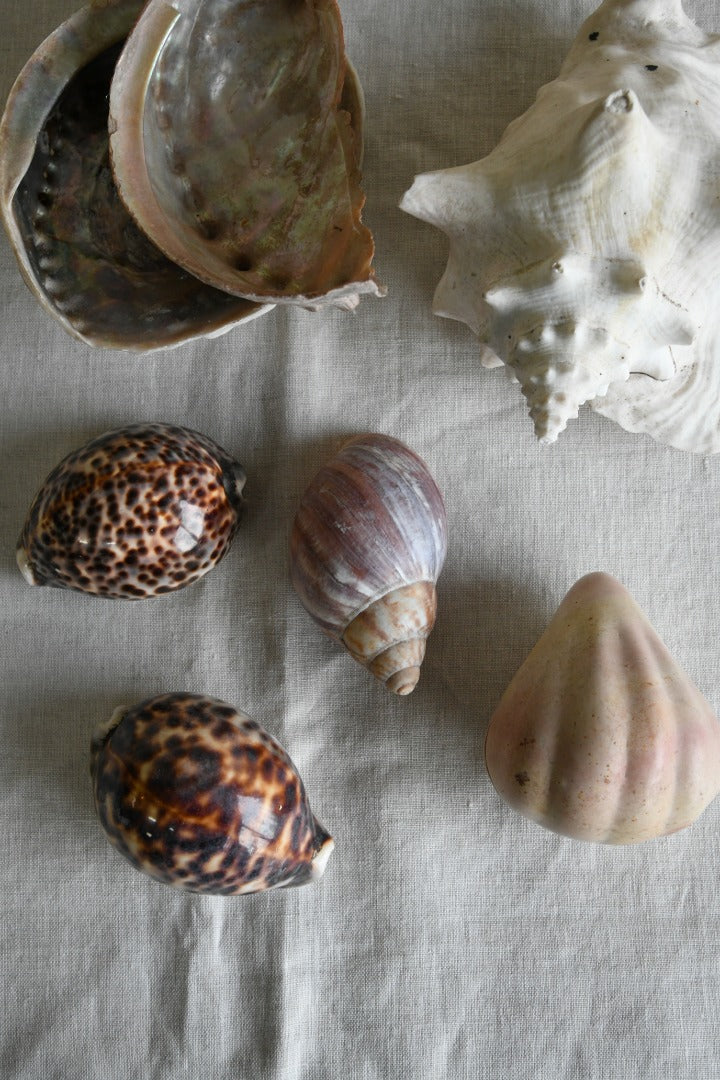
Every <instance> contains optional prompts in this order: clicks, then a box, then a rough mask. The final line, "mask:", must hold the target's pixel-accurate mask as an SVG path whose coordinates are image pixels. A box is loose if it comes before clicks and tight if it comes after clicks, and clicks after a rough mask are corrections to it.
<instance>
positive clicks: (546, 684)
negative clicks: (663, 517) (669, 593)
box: [485, 573, 720, 844]
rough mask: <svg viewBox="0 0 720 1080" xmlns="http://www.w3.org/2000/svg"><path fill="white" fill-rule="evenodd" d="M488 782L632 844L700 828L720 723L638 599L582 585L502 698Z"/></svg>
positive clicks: (562, 822)
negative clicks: (697, 824)
mask: <svg viewBox="0 0 720 1080" xmlns="http://www.w3.org/2000/svg"><path fill="white" fill-rule="evenodd" d="M485 758H486V763H487V768H488V773H489V775H490V779H491V780H492V783H493V785H494V786H495V788H496V789H497V791H498V792H499V794H500V795H501V796H502V797H503V798H504V799H505V800H506V801H507V802H508V803H509V804H510V806H512V807H514V808H515V809H516V810H518V811H519V812H520V813H521V814H523V815H525V816H526V817H529V818H530V819H531V820H533V821H535V822H537V823H538V824H540V825H544V826H545V827H546V828H548V829H551V830H553V831H555V832H559V833H562V834H564V835H566V836H570V837H573V838H575V839H578V840H589V841H595V842H599V843H608V844H632V843H636V842H639V841H642V840H648V839H652V838H654V837H659V836H665V835H668V834H670V833H674V832H677V831H678V830H679V829H683V828H685V827H687V826H688V825H690V824H692V822H693V821H695V819H696V818H697V817H698V816H699V814H701V813H702V811H703V810H704V809H705V808H706V806H707V805H708V804H709V803H710V802H711V801H712V800H713V799H714V798H715V796H716V795H717V793H718V791H720V723H718V720H717V719H716V717H715V715H714V714H713V712H712V709H711V707H710V705H709V704H708V702H707V701H706V700H705V698H704V697H703V696H702V695H701V694H700V692H699V691H698V690H697V689H696V688H695V687H694V686H693V685H692V683H691V682H690V680H689V679H688V677H687V675H686V674H685V673H684V672H683V671H682V670H681V669H680V668H679V667H678V665H677V664H676V662H675V661H674V660H673V659H672V657H671V656H670V654H669V652H668V650H667V649H666V647H665V646H664V645H663V643H662V642H661V640H660V639H659V637H658V635H657V633H656V632H655V630H654V629H653V628H652V626H651V625H650V623H649V622H648V620H647V618H646V617H645V615H644V614H643V612H642V611H641V610H640V609H639V607H638V606H637V604H636V603H635V601H634V600H633V599H632V597H631V596H630V594H629V593H628V592H627V590H626V589H625V588H624V587H623V586H622V585H621V584H620V582H618V581H616V580H615V579H614V578H612V577H610V576H609V575H608V574H603V573H595V574H589V575H588V576H586V577H584V578H581V579H580V581H578V582H577V583H576V584H575V585H574V586H573V588H572V589H571V590H570V592H569V593H568V594H567V596H566V597H565V599H564V600H563V602H562V604H561V605H560V607H559V609H558V611H557V612H556V614H555V616H554V618H553V619H552V621H551V623H550V625H549V626H548V628H547V629H546V631H545V633H544V634H543V635H542V637H541V638H540V640H539V641H538V642H537V644H536V645H535V648H534V649H533V650H532V652H531V653H530V655H529V656H528V658H527V659H526V660H525V662H524V664H523V665H522V666H521V668H520V669H519V671H518V672H517V674H516V675H515V677H514V678H513V680H512V681H511V683H510V685H509V686H508V688H507V690H506V692H505V694H504V695H503V697H502V700H501V701H500V704H499V705H498V707H497V709H496V711H495V713H494V715H493V717H492V719H491V721H490V726H489V729H488V733H487V739H486V745H485Z"/></svg>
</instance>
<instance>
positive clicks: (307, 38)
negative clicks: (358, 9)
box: [110, 0, 381, 307]
mask: <svg viewBox="0 0 720 1080" xmlns="http://www.w3.org/2000/svg"><path fill="white" fill-rule="evenodd" d="M211 73H212V74H211ZM346 76H347V62H346V58H345V53H344V41H343V30H342V23H341V20H340V14H339V10H338V7H337V4H336V3H335V0H308V2H305V3H302V4H298V3H295V2H294V0H265V2H264V3H262V4H248V3H245V2H244V0H178V2H177V3H176V4H175V5H174V6H172V7H171V6H169V5H168V4H166V3H164V2H163V0H150V2H149V3H148V4H147V6H146V8H145V10H144V12H143V14H142V16H141V18H140V20H139V22H138V24H137V27H136V28H135V30H134V32H133V34H132V35H131V37H130V39H129V41H128V44H127V46H126V48H125V49H124V51H123V54H122V56H121V58H120V60H119V62H118V65H117V69H116V72H115V76H114V78H113V83H112V89H111V98H110V114H111V121H110V128H111V132H112V135H111V152H112V158H113V167H114V170H115V176H116V180H117V183H118V187H119V189H120V192H121V194H122V197H123V200H124V201H125V203H126V204H127V206H128V207H129V208H130V210H131V212H132V214H133V216H134V217H135V219H136V220H137V221H138V223H139V224H140V226H141V228H142V230H143V231H144V232H145V233H147V235H148V236H151V237H152V238H153V239H154V240H155V242H156V243H157V244H158V245H159V246H160V247H161V248H162V249H163V251H165V252H166V254H167V255H168V256H169V257H170V258H171V259H172V260H173V262H176V263H178V264H179V265H181V266H184V267H185V268H186V269H188V270H190V271H191V272H192V273H193V274H194V275H196V276H197V277H198V278H201V279H202V280H204V281H207V282H208V283H209V284H211V285H214V286H216V287H218V288H220V289H223V290H225V291H227V292H231V293H234V294H236V295H240V296H245V297H249V298H251V299H253V300H256V301H258V302H265V301H271V302H277V303H283V302H291V303H300V304H306V305H309V306H316V305H318V304H320V303H328V302H329V303H338V304H340V305H342V306H347V307H352V306H354V305H355V304H356V303H357V301H358V298H359V296H360V294H362V293H370V294H375V295H378V294H379V293H380V291H381V290H380V289H379V287H378V285H377V283H376V282H375V280H374V277H373V271H372V269H371V260H372V256H373V241H372V236H371V234H370V232H369V230H368V229H367V228H366V227H365V226H364V225H363V224H362V223H361V221H360V212H361V209H362V206H363V203H364V195H363V194H362V192H361V190H360V172H359V162H360V155H361V138H362V136H361V132H359V131H358V130H357V127H358V125H357V123H355V122H354V121H355V120H356V118H354V117H353V116H352V115H351V113H350V112H348V111H347V108H346V106H348V105H350V107H351V108H353V107H358V106H359V105H360V100H361V98H360V95H359V94H358V93H344V87H345V85H346Z"/></svg>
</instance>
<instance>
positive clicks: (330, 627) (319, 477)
mask: <svg viewBox="0 0 720 1080" xmlns="http://www.w3.org/2000/svg"><path fill="white" fill-rule="evenodd" d="M446 548H447V524H446V517H445V506H444V503H443V498H442V495H441V493H440V490H439V489H438V486H437V484H436V483H435V481H434V479H433V478H432V476H431V475H430V472H429V470H428V467H427V465H426V464H425V463H424V462H423V461H422V460H421V459H420V458H419V457H418V455H417V454H416V453H415V452H414V451H413V450H411V449H410V448H409V447H407V446H405V445H404V443H402V442H400V441H399V440H398V439H394V438H392V437H390V436H388V435H377V434H368V435H360V436H358V437H356V438H354V439H351V440H350V441H349V442H348V443H346V444H345V446H343V447H342V449H341V450H340V452H339V453H338V454H337V455H336V456H335V457H334V458H333V459H332V460H331V461H330V462H328V464H327V465H325V466H324V467H323V468H322V469H320V471H319V472H318V473H317V474H316V476H315V477H314V479H313V480H312V482H311V483H310V485H309V487H308V488H307V490H306V491H305V493H304V495H303V497H302V499H301V502H300V507H299V509H298V512H297V514H296V517H295V521H294V524H293V529H292V534H291V538H290V564H291V577H292V582H293V585H294V586H295V589H296V590H297V593H298V595H299V597H300V599H301V601H302V603H303V605H304V607H305V608H306V610H307V611H308V612H309V613H310V615H311V616H312V617H313V619H315V621H316V622H317V623H318V624H319V625H320V626H321V627H322V628H323V630H325V632H326V633H328V634H329V635H330V636H331V637H333V638H335V639H336V640H337V641H339V642H341V643H342V644H343V645H344V646H345V647H346V648H347V650H348V651H349V652H350V654H351V656H353V658H354V659H355V660H357V661H358V662H359V663H360V664H362V665H363V666H364V667H367V668H368V670H369V671H370V672H371V673H372V674H373V675H375V676H376V677H377V678H378V679H380V680H381V681H382V682H383V683H384V684H385V685H386V687H387V688H388V690H391V691H393V693H396V694H401V695H404V694H409V693H410V692H411V691H412V690H413V689H414V687H415V685H416V684H417V681H418V678H419V675H420V665H421V663H422V660H423V657H424V655H425V644H426V640H427V637H428V635H429V634H430V631H431V630H432V628H433V625H434V623H435V612H436V605H437V599H436V591H435V582H436V581H437V579H438V576H439V574H440V571H441V569H442V566H443V563H444V561H445V552H446Z"/></svg>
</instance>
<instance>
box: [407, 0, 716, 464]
mask: <svg viewBox="0 0 720 1080" xmlns="http://www.w3.org/2000/svg"><path fill="white" fill-rule="evenodd" d="M719 60H720V36H718V35H706V34H704V33H703V32H702V31H701V30H700V29H699V28H698V27H697V26H695V24H694V23H693V22H692V21H691V20H690V19H689V18H688V17H687V16H686V15H685V13H684V12H683V10H682V6H681V3H680V0H605V3H603V4H602V5H601V6H600V8H598V10H597V11H596V12H595V13H594V14H593V15H592V16H590V18H589V19H588V20H587V21H586V22H585V23H584V25H583V26H582V28H581V29H580V31H579V34H578V36H577V38H576V41H575V43H574V45H573V47H572V49H571V51H570V53H569V55H568V57H567V59H566V61H565V63H564V64H563V66H562V68H561V71H560V73H559V75H558V77H557V79H555V80H554V81H553V82H551V83H549V84H547V85H546V86H544V87H543V88H542V89H541V90H540V92H539V93H538V96H537V100H536V101H535V103H534V104H533V105H532V106H531V107H530V108H529V109H528V111H527V112H526V113H525V114H524V115H523V116H521V117H520V118H518V119H517V120H515V121H514V122H513V123H512V124H510V126H509V127H508V129H507V131H506V132H505V134H504V135H503V137H502V139H501V140H500V143H499V144H498V146H497V147H496V148H495V149H494V150H493V151H492V153H491V154H489V155H488V156H487V157H485V158H483V159H482V160H480V161H477V162H474V163H472V164H469V165H463V166H460V167H457V168H452V169H445V170H442V171H439V172H433V173H426V174H424V175H421V176H418V177H417V178H416V179H415V182H414V184H413V185H412V187H411V188H410V190H409V191H408V192H407V193H406V194H405V196H404V198H403V201H402V204H401V205H402V208H403V209H404V210H406V211H408V213H410V214H413V215H415V216H416V217H418V218H421V219H422V220H424V221H428V222H430V223H432V224H433V225H436V226H437V227H438V228H440V229H441V230H443V232H445V233H446V234H447V236H448V238H449V241H450V255H449V260H448V264H447V268H446V270H445V274H444V276H443V278H442V280H441V282H440V284H439V285H438V288H437V291H436V293H435V300H434V310H435V311H436V313H437V314H439V315H444V316H446V317H448V318H453V319H458V320H460V321H461V322H465V323H466V324H467V325H468V326H469V327H470V328H471V329H472V330H473V331H474V332H475V333H476V334H477V335H478V336H479V337H481V338H482V339H483V340H484V341H486V342H487V343H488V345H489V347H490V350H492V354H491V353H490V352H489V351H488V352H487V353H486V356H487V359H486V360H485V361H484V363H486V366H492V367H494V366H498V365H500V364H505V365H507V367H508V368H509V369H510V370H511V372H512V373H513V375H514V376H515V377H516V378H517V380H518V381H519V383H520V387H521V389H522V392H523V394H524V395H525V398H526V400H527V403H528V406H529V410H530V415H531V417H532V419H533V422H534V425H535V432H536V435H537V437H538V438H539V439H540V440H541V441H542V442H553V441H554V440H555V439H556V438H557V436H558V434H559V433H560V432H561V431H562V430H563V429H564V428H565V426H566V424H567V422H568V420H570V419H571V418H574V417H576V416H577V415H578V410H579V408H580V407H581V405H582V404H583V403H585V402H589V403H590V405H591V406H592V408H593V409H595V410H596V411H597V412H600V413H602V414H603V415H605V416H609V417H611V418H613V419H615V420H616V421H617V422H618V423H620V424H621V425H622V426H623V427H625V428H627V429H628V430H630V431H641V432H645V433H647V434H649V435H652V436H653V437H655V438H656V439H658V440H660V441H661V442H664V443H668V444H670V445H671V446H675V447H678V448H680V449H685V450H690V451H696V452H699V453H704V454H709V453H715V452H717V451H718V450H720V355H718V352H719V350H720V333H718V311H720V265H719V264H718V251H720V247H719V245H718V239H719V238H720V212H719V210H718V204H717V182H718V175H720V110H719V109H718V103H719V102H720V64H719V63H718V61H719Z"/></svg>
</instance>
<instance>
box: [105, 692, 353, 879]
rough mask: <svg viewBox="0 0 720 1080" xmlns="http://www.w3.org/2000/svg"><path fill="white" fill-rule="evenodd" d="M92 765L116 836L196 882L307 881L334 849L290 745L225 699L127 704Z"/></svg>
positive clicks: (132, 856)
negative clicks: (314, 812) (312, 806)
mask: <svg viewBox="0 0 720 1080" xmlns="http://www.w3.org/2000/svg"><path fill="white" fill-rule="evenodd" d="M91 773H92V781H93V792H94V796H95V806H96V809H97V812H98V816H99V818H100V823H101V825H102V827H103V829H104V830H105V833H106V834H107V837H108V839H109V840H110V843H111V844H113V846H114V847H116V848H117V850H118V851H120V852H121V854H123V855H124V856H125V858H126V859H128V860H129V861H130V862H131V863H132V865H133V866H134V867H135V868H136V869H137V870H142V871H144V872H145V873H146V874H149V875H150V876H151V877H153V878H155V879H156V880H157V881H161V882H164V883H165V884H167V885H174V886H176V887H177V888H180V889H185V890H187V891H188V892H199V893H213V894H217V895H220V896H230V895H238V894H241V893H251V892H260V891H261V890H264V889H274V888H281V887H284V886H289V885H304V884H305V883H306V882H309V881H312V880H314V879H316V878H319V877H321V875H322V873H323V871H324V870H325V866H326V864H327V861H328V859H329V858H330V855H331V853H332V850H333V841H332V839H331V838H330V836H329V835H328V834H327V832H326V831H325V829H323V827H322V826H321V825H320V824H318V822H317V821H316V820H315V818H314V817H313V815H312V812H311V810H310V805H309V803H308V798H307V795H306V793H305V788H304V787H303V783H302V780H301V779H300V777H299V776H298V774H297V771H296V770H295V767H294V765H293V763H292V761H291V760H290V758H289V757H288V755H287V754H286V753H285V751H284V750H283V748H282V747H281V746H280V744H279V743H278V742H276V741H275V739H273V738H272V737H271V736H270V735H268V733H267V732H266V731H263V729H262V728H261V727H260V725H259V724H258V723H256V722H255V721H254V720H251V719H250V717H249V716H246V715H245V713H241V712H238V711H237V710H236V709H234V708H233V707H232V706H231V705H226V704H225V702H223V701H218V700H217V699H215V698H210V697H204V696H202V695H199V694H164V695H160V696H158V697H154V698H149V699H148V700H147V701H143V702H141V703H140V704H139V705H135V706H134V707H133V708H131V709H127V710H125V709H119V710H118V711H117V712H116V713H115V714H114V715H113V716H112V717H111V719H110V721H109V722H108V723H106V724H103V725H102V726H101V727H100V728H99V729H98V731H97V732H96V734H95V736H94V738H93V742H92V753H91Z"/></svg>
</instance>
